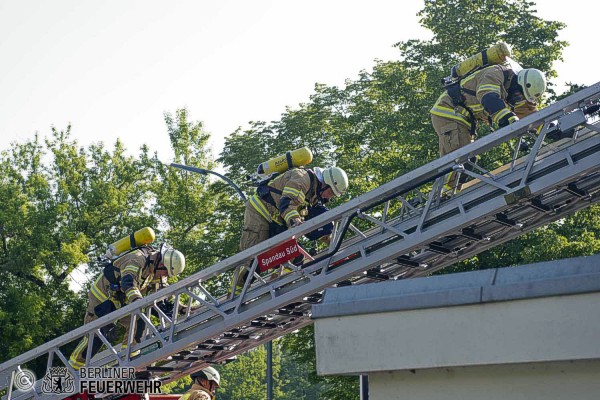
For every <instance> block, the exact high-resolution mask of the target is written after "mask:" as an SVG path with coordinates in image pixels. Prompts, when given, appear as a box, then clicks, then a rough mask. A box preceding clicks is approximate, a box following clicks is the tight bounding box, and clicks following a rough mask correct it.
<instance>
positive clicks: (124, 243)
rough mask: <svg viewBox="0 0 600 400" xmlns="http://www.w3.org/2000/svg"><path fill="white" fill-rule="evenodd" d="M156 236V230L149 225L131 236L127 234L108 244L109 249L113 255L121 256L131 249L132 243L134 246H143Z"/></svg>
mask: <svg viewBox="0 0 600 400" xmlns="http://www.w3.org/2000/svg"><path fill="white" fill-rule="evenodd" d="M155 238H156V236H155V235H154V230H153V229H152V228H150V227H148V226H147V227H145V228H142V229H140V230H139V231H136V232H134V233H132V234H131V235H129V236H125V237H124V238H121V239H119V240H117V241H116V242H114V243H113V244H111V245H110V246H108V251H109V252H110V253H111V254H112V255H113V256H119V255H120V254H122V253H124V252H126V251H127V250H131V247H132V246H131V245H132V244H134V242H135V246H134V247H137V246H143V245H145V244H149V243H152V242H153V241H154V239H155Z"/></svg>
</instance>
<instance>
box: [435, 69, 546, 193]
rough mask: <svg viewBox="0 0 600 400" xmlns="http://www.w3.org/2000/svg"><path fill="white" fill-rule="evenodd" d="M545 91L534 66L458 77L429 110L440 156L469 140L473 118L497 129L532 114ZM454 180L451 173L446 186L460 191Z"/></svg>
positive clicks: (473, 126)
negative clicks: (516, 71) (458, 81)
mask: <svg viewBox="0 0 600 400" xmlns="http://www.w3.org/2000/svg"><path fill="white" fill-rule="evenodd" d="M545 90H546V78H545V76H544V74H543V73H542V72H541V71H539V70H537V69H535V68H528V69H522V70H521V71H519V72H518V73H515V72H514V71H513V70H512V69H511V68H510V67H508V66H504V65H491V66H488V67H485V68H482V69H480V70H478V71H476V72H474V73H472V74H470V75H467V76H466V77H464V78H462V79H461V80H460V83H457V84H455V85H453V86H451V87H449V88H448V90H447V91H446V92H444V93H442V95H441V96H440V97H439V98H438V100H437V101H436V103H435V105H434V106H433V108H432V109H431V110H430V113H431V122H432V124H433V128H434V129H435V132H436V133H437V135H438V137H439V146H440V147H439V148H440V156H444V155H446V154H448V153H450V152H452V151H454V150H456V149H458V148H460V147H463V146H466V145H467V144H469V143H471V142H473V140H474V139H475V127H476V121H477V120H481V121H485V122H487V123H488V124H490V125H491V127H492V128H493V129H499V128H502V127H505V126H507V125H509V124H512V123H514V122H516V121H518V120H519V118H523V117H526V116H527V115H529V114H532V113H534V112H535V111H537V103H538V101H539V100H540V99H541V97H542V95H543V94H544V92H545ZM458 183H459V186H457V182H456V174H454V173H452V174H450V176H449V178H448V180H447V183H446V184H447V188H449V189H453V188H454V187H456V188H457V189H458V190H460V183H462V182H458Z"/></svg>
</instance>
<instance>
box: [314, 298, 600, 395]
mask: <svg viewBox="0 0 600 400" xmlns="http://www.w3.org/2000/svg"><path fill="white" fill-rule="evenodd" d="M315 340H316V342H317V360H318V363H317V372H318V373H319V374H322V375H336V374H361V373H365V372H366V373H370V372H378V371H393V370H403V369H416V368H437V367H453V366H465V365H490V364H506V363H521V362H539V361H563V360H580V359H600V293H587V294H581V295H572V296H557V297H546V298H539V299H531V300H517V301H505V302H499V303H487V304H478V305H466V306H462V307H443V308H432V309H422V310H409V311H401V312H387V313H377V314H363V315H355V316H352V317H334V318H324V319H318V320H316V324H315ZM599 379H600V377H599ZM598 398H599V399H600V394H599V397H598Z"/></svg>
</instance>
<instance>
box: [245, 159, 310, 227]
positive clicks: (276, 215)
mask: <svg viewBox="0 0 600 400" xmlns="http://www.w3.org/2000/svg"><path fill="white" fill-rule="evenodd" d="M319 185H320V182H319V180H318V179H317V177H316V175H315V174H314V172H313V171H311V170H307V169H304V168H294V169H292V170H289V171H286V172H284V173H283V174H281V175H279V176H277V177H276V178H274V179H273V180H271V181H269V183H268V184H267V188H266V189H268V193H266V194H263V195H262V196H261V192H260V190H258V191H257V194H255V195H253V196H250V199H249V202H250V204H252V206H253V207H254V209H255V210H256V211H258V213H259V214H260V215H262V216H263V217H264V218H265V219H266V220H267V221H269V222H276V223H278V224H280V225H283V224H284V223H285V225H287V226H288V227H289V226H290V224H291V222H292V220H293V219H294V218H301V215H300V209H302V208H304V207H308V206H314V205H316V204H317V203H318V201H319V199H318V196H317V193H318V189H319ZM266 189H265V190H266Z"/></svg>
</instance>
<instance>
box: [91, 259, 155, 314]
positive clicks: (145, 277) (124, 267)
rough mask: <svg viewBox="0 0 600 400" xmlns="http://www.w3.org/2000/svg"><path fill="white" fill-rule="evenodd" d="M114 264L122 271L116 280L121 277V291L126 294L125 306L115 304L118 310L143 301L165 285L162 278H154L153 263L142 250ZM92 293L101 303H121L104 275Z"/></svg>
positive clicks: (95, 283) (99, 278) (95, 282)
mask: <svg viewBox="0 0 600 400" xmlns="http://www.w3.org/2000/svg"><path fill="white" fill-rule="evenodd" d="M113 264H114V266H115V267H117V268H118V269H119V270H120V274H119V273H118V272H115V278H116V279H117V280H118V279H119V276H120V288H119V290H120V291H122V292H123V293H124V294H125V300H126V301H125V303H124V304H115V305H116V306H117V308H118V307H120V306H123V305H125V304H128V303H131V302H132V301H135V300H137V299H141V298H142V297H144V295H146V294H147V293H148V292H150V291H155V290H157V289H158V288H159V287H160V286H161V285H162V284H164V282H162V281H161V279H160V278H155V277H154V267H153V266H152V265H150V264H151V262H148V260H147V255H146V253H144V252H143V251H141V250H135V251H132V252H131V253H128V254H125V255H124V256H123V257H120V258H118V259H117V260H115V261H114V263H113ZM90 291H91V292H92V295H94V297H96V298H97V299H98V300H99V301H100V302H101V303H102V302H104V301H106V300H108V299H111V300H113V301H117V302H119V303H121V301H119V300H118V298H117V296H116V292H117V291H116V290H114V288H112V289H111V287H110V282H109V281H108V279H106V277H105V276H104V274H100V276H99V277H98V278H97V279H96V280H95V281H94V283H93V284H92V286H91V287H90Z"/></svg>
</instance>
